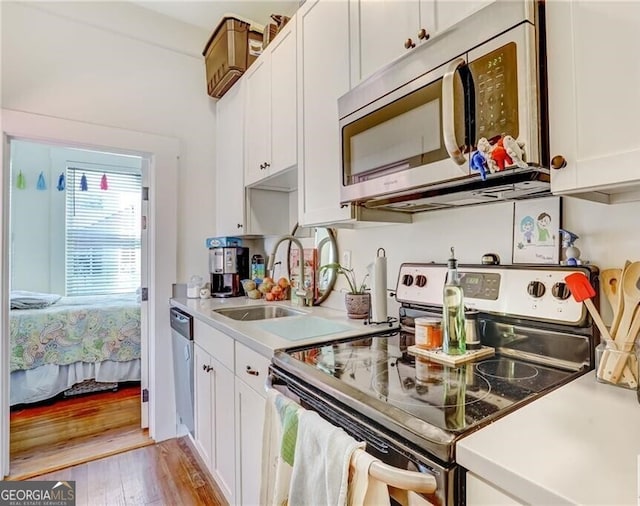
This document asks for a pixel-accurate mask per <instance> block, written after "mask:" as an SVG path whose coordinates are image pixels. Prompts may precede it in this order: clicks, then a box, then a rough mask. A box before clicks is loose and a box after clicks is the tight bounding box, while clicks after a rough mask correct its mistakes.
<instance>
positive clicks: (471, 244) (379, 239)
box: [330, 197, 640, 322]
mask: <svg viewBox="0 0 640 506" xmlns="http://www.w3.org/2000/svg"><path fill="white" fill-rule="evenodd" d="M562 201H563V221H562V226H563V228H566V229H568V230H571V231H572V232H574V233H576V234H577V235H578V236H580V238H579V239H578V240H577V241H576V246H577V247H578V248H579V249H580V250H581V252H582V255H581V258H582V259H583V260H587V261H589V262H590V263H592V264H595V265H597V266H598V267H599V268H600V269H607V268H612V267H622V266H623V265H624V262H625V260H627V259H628V260H632V261H633V260H640V233H639V231H638V230H639V228H638V216H640V202H633V203H627V204H617V205H604V204H598V203H593V202H589V201H585V200H581V199H576V198H570V197H563V198H562ZM512 220H513V203H509V202H504V203H499V204H489V205H485V206H474V207H465V208H460V209H451V210H444V211H432V212H427V213H422V214H418V215H415V216H414V223H412V224H406V225H386V226H381V227H375V228H363V229H352V230H350V229H346V230H339V231H338V247H339V249H340V252H343V251H345V250H351V252H352V265H353V266H354V267H355V269H356V273H357V274H358V276H359V277H361V276H363V275H364V274H365V273H366V266H367V265H368V264H370V263H371V262H373V261H374V258H375V256H376V251H377V249H378V248H380V247H382V248H384V249H385V250H386V255H387V267H388V268H387V277H388V279H387V286H388V287H389V288H394V287H395V286H396V283H397V274H398V269H399V267H400V264H401V263H403V262H431V261H433V262H437V263H444V262H446V260H447V258H448V257H449V248H450V247H451V246H455V248H456V257H457V258H458V259H459V261H460V262H461V263H480V259H481V257H482V255H483V254H484V253H488V252H494V253H498V255H499V256H500V258H501V260H502V263H503V264H510V263H512V262H511V244H512V243H511V238H512V235H513V231H512ZM344 288H346V282H345V281H344V279H342V277H340V278H339V279H338V284H337V285H336V289H337V290H340V289H344ZM601 300H604V299H602V297H601ZM390 302H391V301H390ZM330 304H331V305H332V306H336V307H340V306H342V307H343V298H342V297H336V296H335V294H334V296H333V297H332V300H331V301H330ZM389 307H390V311H392V312H393V311H394V309H391V308H392V307H393V305H390V306H389ZM601 308H602V309H603V318H604V319H605V321H607V322H609V321H610V318H611V312H610V310H609V307H608V305H607V303H606V302H603V303H602V304H601ZM390 314H391V313H390Z"/></svg>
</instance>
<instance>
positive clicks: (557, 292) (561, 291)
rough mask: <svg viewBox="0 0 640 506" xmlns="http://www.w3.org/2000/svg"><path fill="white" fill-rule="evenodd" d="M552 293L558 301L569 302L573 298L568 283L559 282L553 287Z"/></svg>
mask: <svg viewBox="0 0 640 506" xmlns="http://www.w3.org/2000/svg"><path fill="white" fill-rule="evenodd" d="M551 293H552V294H553V296H554V297H555V298H556V299H560V300H567V299H568V298H569V297H571V291H570V290H569V287H568V286H567V284H566V283H563V282H561V281H559V282H558V283H556V284H555V285H553V286H552V287H551Z"/></svg>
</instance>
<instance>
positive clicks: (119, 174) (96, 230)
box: [5, 139, 153, 479]
mask: <svg viewBox="0 0 640 506" xmlns="http://www.w3.org/2000/svg"><path fill="white" fill-rule="evenodd" d="M9 147H10V167H11V169H10V182H9V184H10V186H9V196H10V198H9V210H10V212H9V215H10V217H9V219H10V236H9V238H10V239H9V245H8V246H9V251H8V253H9V255H8V256H9V264H10V268H9V273H10V280H9V285H10V286H9V288H10V297H9V300H10V303H11V309H10V313H9V329H10V332H9V337H10V347H9V357H10V381H9V397H10V406H11V414H10V435H9V438H10V443H11V446H10V447H11V452H10V474H9V479H21V478H26V477H29V476H36V475H38V474H41V473H42V472H48V471H50V470H52V469H54V468H60V467H66V465H71V464H75V463H79V462H86V461H88V460H93V459H94V458H100V457H102V456H106V455H110V454H113V453H117V452H119V451H123V450H125V449H131V448H137V447H140V446H145V445H147V444H152V443H153V440H152V439H151V438H149V435H148V431H147V430H145V429H144V428H145V427H148V403H146V402H145V403H143V402H142V389H143V388H142V385H145V386H146V385H147V384H148V380H147V379H146V378H145V377H144V376H145V375H146V374H147V372H146V371H148V363H147V361H148V355H147V353H146V351H147V350H148V347H147V343H146V342H144V340H145V338H146V329H147V328H148V325H147V323H146V321H145V320H146V318H145V317H144V315H145V313H146V311H143V310H142V309H143V304H142V300H141V299H142V293H141V292H142V290H141V288H142V287H143V286H147V284H146V281H147V273H146V268H147V262H146V261H145V262H143V261H142V260H143V259H144V258H146V255H147V254H148V251H147V242H148V241H147V230H146V227H143V226H142V224H143V223H146V218H145V220H143V218H142V216H145V217H146V216H148V214H147V213H148V209H147V204H148V202H146V201H144V202H143V187H148V182H147V181H148V166H149V161H148V159H147V158H145V157H144V156H142V155H131V154H121V153H115V152H113V153H112V152H107V151H104V150H99V151H98V150H90V149H84V148H76V147H72V146H66V145H58V144H52V143H41V142H36V141H29V140H22V139H11V141H10V146H9ZM5 195H6V193H5ZM143 228H144V230H143ZM143 334H144V337H143Z"/></svg>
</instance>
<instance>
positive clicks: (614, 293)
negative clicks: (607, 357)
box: [600, 269, 624, 339]
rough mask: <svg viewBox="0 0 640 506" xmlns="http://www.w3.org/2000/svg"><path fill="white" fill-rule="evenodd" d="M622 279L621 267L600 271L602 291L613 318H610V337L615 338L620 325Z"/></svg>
mask: <svg viewBox="0 0 640 506" xmlns="http://www.w3.org/2000/svg"><path fill="white" fill-rule="evenodd" d="M621 279H622V269H605V270H603V271H602V272H601V273H600V281H602V291H603V292H604V294H605V296H606V297H607V300H608V301H609V304H610V305H611V309H612V311H613V319H612V320H611V330H610V331H609V332H610V333H611V337H613V338H614V339H615V337H616V331H617V330H618V325H620V317H621V316H622V308H623V305H622V304H623V300H624V299H623V298H622V290H621V289H620V280H621Z"/></svg>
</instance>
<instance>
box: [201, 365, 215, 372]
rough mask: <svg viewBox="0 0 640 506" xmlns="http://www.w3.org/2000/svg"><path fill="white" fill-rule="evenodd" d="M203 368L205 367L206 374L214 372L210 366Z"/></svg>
mask: <svg viewBox="0 0 640 506" xmlns="http://www.w3.org/2000/svg"><path fill="white" fill-rule="evenodd" d="M202 367H203V369H204V370H205V371H206V372H211V371H213V367H211V366H210V365H203V366H202Z"/></svg>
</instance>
